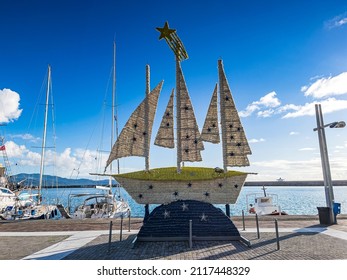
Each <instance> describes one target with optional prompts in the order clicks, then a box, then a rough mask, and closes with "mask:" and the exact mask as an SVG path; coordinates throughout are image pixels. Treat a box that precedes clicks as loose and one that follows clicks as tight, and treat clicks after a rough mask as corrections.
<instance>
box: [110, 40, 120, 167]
mask: <svg viewBox="0 0 347 280" xmlns="http://www.w3.org/2000/svg"><path fill="white" fill-rule="evenodd" d="M112 80H113V83H112V122H111V124H112V129H111V149H112V146H113V142H114V124H115V123H116V138H117V139H118V109H117V95H116V41H114V42H113V79H112ZM110 171H111V172H110V173H111V174H112V164H111V165H110ZM117 173H118V174H119V173H120V171H119V159H117Z"/></svg>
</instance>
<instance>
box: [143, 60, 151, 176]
mask: <svg viewBox="0 0 347 280" xmlns="http://www.w3.org/2000/svg"><path fill="white" fill-rule="evenodd" d="M149 93H150V68H149V65H148V64H147V65H146V102H145V132H146V134H145V135H144V136H145V137H144V140H145V170H146V171H148V170H149V144H150V143H149V142H150V137H151V135H150V134H149V133H148V131H149V120H148V112H149V104H148V102H149V98H148V96H149Z"/></svg>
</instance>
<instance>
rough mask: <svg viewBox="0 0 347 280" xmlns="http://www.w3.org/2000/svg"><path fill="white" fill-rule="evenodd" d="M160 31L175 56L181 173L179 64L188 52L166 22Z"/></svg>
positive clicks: (178, 154) (178, 168) (178, 153)
mask: <svg viewBox="0 0 347 280" xmlns="http://www.w3.org/2000/svg"><path fill="white" fill-rule="evenodd" d="M156 29H157V30H158V31H159V32H160V37H159V40H161V39H165V41H166V43H167V44H168V45H169V47H170V49H171V50H172V51H173V52H174V54H175V58H176V121H177V173H181V162H182V148H181V144H182V143H181V91H180V88H181V75H179V73H180V72H181V71H180V70H181V66H180V62H181V61H182V60H185V59H187V58H188V54H187V52H186V50H185V48H184V46H183V43H182V42H181V40H180V38H179V37H178V36H177V34H176V29H170V28H169V24H168V22H165V25H164V27H162V28H160V27H157V28H156Z"/></svg>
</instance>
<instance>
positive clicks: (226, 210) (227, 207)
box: [225, 204, 230, 218]
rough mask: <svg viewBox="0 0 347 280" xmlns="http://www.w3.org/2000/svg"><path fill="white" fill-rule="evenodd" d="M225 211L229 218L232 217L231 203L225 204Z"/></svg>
mask: <svg viewBox="0 0 347 280" xmlns="http://www.w3.org/2000/svg"><path fill="white" fill-rule="evenodd" d="M225 212H226V215H227V216H228V218H230V205H229V204H225Z"/></svg>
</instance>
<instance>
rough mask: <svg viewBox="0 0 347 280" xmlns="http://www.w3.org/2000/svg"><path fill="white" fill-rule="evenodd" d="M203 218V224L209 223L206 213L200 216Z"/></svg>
mask: <svg viewBox="0 0 347 280" xmlns="http://www.w3.org/2000/svg"><path fill="white" fill-rule="evenodd" d="M200 218H201V220H200V221H201V222H207V215H205V213H202V215H201V216H200Z"/></svg>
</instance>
